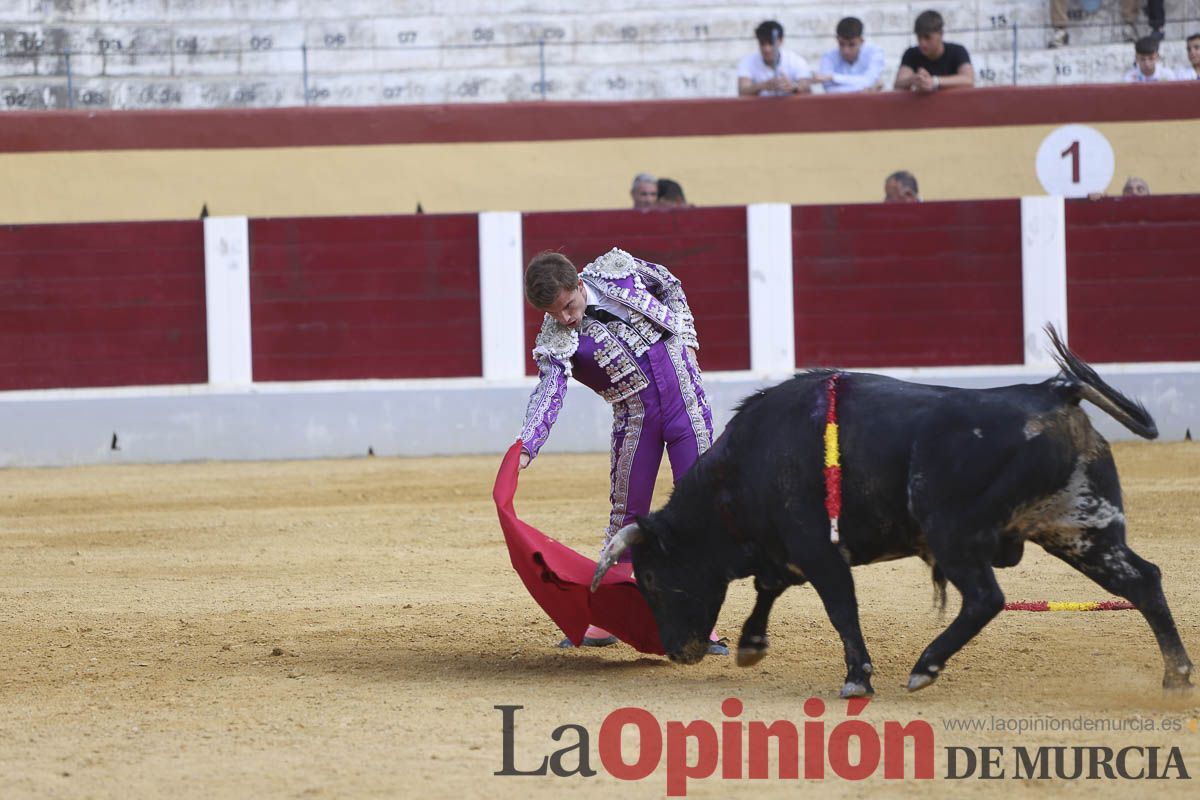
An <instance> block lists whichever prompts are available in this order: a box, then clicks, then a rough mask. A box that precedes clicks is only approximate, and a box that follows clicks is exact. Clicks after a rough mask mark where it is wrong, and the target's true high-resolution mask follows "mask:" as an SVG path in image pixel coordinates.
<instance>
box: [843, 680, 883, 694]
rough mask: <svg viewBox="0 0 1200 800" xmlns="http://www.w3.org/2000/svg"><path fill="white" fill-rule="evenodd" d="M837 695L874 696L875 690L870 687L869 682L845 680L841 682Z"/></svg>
mask: <svg viewBox="0 0 1200 800" xmlns="http://www.w3.org/2000/svg"><path fill="white" fill-rule="evenodd" d="M838 696H839V697H874V696H875V690H874V689H872V688H871V684H869V683H859V682H858V681H846V682H845V683H843V684H842V690H841V691H840V692H838Z"/></svg>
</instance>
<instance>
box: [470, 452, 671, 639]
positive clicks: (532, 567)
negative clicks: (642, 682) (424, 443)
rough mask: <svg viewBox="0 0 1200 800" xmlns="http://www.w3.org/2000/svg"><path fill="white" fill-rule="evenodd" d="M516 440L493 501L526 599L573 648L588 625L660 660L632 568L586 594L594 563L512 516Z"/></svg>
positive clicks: (617, 569) (654, 628)
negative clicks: (534, 604) (572, 644)
mask: <svg viewBox="0 0 1200 800" xmlns="http://www.w3.org/2000/svg"><path fill="white" fill-rule="evenodd" d="M520 465H521V440H520V439H518V440H517V442H516V443H515V444H514V445H513V446H512V447H511V448H509V450H508V453H506V454H505V456H504V460H503V461H502V462H500V471H499V472H498V473H497V474H496V485H495V486H494V487H493V488H492V499H493V500H495V502H496V512H497V514H499V516H500V528H501V529H502V530H503V531H504V542H505V544H507V545H508V555H509V558H510V559H512V565H513V569H515V570H516V571H517V574H518V575H520V576H521V581H522V582H523V583H524V584H525V588H526V589H528V590H529V594H530V596H532V597H533V599H534V600H536V601H537V604H538V605H539V606H541V607H542V610H543V611H545V612H546V614H547V615H548V616H549V617H550V619H552V620H553V621H554V624H555V625H557V626H558V627H559V628H561V629H562V632H563V633H564V634H566V636H567V638H568V639H570V640H571V641H572V642H574V643H575V646H576V647H578V646H579V644H580V642H582V641H583V635H584V633H585V632H586V631H587V627H588V625H589V624H591V625H598V626H600V627H601V628H604V629H605V630H606V631H609V632H611V633H612V634H613V635H614V636H616V637H617V638H618V639H620V640H621V641H623V642H625V643H626V644H628V645H631V646H633V647H634V648H635V649H637V650H639V651H641V652H643V653H652V654H655V655H663V647H662V640H661V639H660V638H659V636H658V625H656V624H655V622H654V615H653V614H651V613H650V607H649V606H648V605H646V600H645V599H644V598H643V597H642V595H641V592H639V591H638V588H637V584H635V583H634V582H633V568H632V567H631V566H630V565H629V564H617V565H616V566H614V567H613V568H612V569H610V570H609V571H608V574H606V575H605V576H604V580H603V581H601V583H600V587H599V588H598V589H597V590H596V591H595V593H593V592H592V591H591V584H592V575H594V574H595V572H596V562H595V561H593V560H592V559H590V558H587V557H586V556H581V555H580V554H579V553H576V552H575V551H574V550H572V549H571V548H569V547H567V546H566V545H564V544H562V543H561V542H558V541H557V540H555V539H551V538H550V537H549V536H547V535H546V534H544V533H542V532H541V531H539V530H538V529H537V528H534V527H533V526H531V525H527V524H526V523H524V522H522V521H521V519H520V518H519V517H517V513H516V511H514V510H513V497H515V496H516V493H517V478H518V476H519V473H520V471H521V466H520Z"/></svg>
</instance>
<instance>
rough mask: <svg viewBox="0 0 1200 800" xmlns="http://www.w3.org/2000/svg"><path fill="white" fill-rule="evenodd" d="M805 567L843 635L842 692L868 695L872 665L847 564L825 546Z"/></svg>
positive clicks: (847, 694)
mask: <svg viewBox="0 0 1200 800" xmlns="http://www.w3.org/2000/svg"><path fill="white" fill-rule="evenodd" d="M804 571H805V573H806V574H807V575H809V581H810V582H811V583H812V585H813V588H814V589H816V590H817V594H818V595H820V596H821V602H822V603H823V604H824V605H825V613H827V614H828V615H829V621H830V622H832V623H833V627H834V629H836V630H837V632H838V635H839V636H841V637H842V647H843V648H845V652H846V680H845V682H844V683H843V684H842V689H841V692H840V694H841V696H842V697H869V696H871V695H873V694H875V689H874V688H872V686H871V673H872V672H873V671H874V669H873V668H872V666H871V656H870V654H869V653H867V643H866V642H865V641H864V640H863V635H862V627H861V626H860V625H859V622H858V598H857V597H856V596H855V594H854V579H853V578H852V577H851V575H850V566H849V565H848V564H847V563H846V562H845V561H844V560H842V557H841V555H840V554H839V553H838V551H837V550H835V549H834V548H833V547H827V548H826V549H825V550H823V551H822V557H821V558H820V563H814V564H812V565H811V568H806V569H805V570H804Z"/></svg>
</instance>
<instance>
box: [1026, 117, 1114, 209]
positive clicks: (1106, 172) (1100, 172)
mask: <svg viewBox="0 0 1200 800" xmlns="http://www.w3.org/2000/svg"><path fill="white" fill-rule="evenodd" d="M1113 166H1114V163H1113V150H1112V145H1110V144H1109V143H1108V139H1105V138H1104V134H1102V133H1100V131H1098V130H1096V129H1095V128H1089V127H1088V126H1087V125H1064V126H1062V127H1061V128H1055V129H1054V130H1052V131H1051V132H1050V135H1049V136H1047V137H1046V138H1045V139H1043V140H1042V145H1041V147H1039V148H1038V152H1037V176H1038V180H1039V181H1040V182H1041V184H1042V188H1043V189H1045V190H1046V193H1047V194H1059V195H1062V196H1063V197H1086V196H1087V195H1088V194H1089V193H1090V192H1103V191H1104V190H1105V189H1107V188H1108V184H1109V182H1110V181H1111V180H1112V176H1113Z"/></svg>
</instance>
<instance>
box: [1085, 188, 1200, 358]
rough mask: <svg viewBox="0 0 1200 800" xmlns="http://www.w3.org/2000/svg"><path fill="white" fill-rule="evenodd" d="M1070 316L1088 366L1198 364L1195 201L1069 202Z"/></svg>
mask: <svg viewBox="0 0 1200 800" xmlns="http://www.w3.org/2000/svg"><path fill="white" fill-rule="evenodd" d="M1067 312H1068V315H1067V316H1068V320H1069V322H1068V325H1069V328H1070V331H1069V335H1070V339H1071V346H1072V348H1074V349H1075V350H1077V351H1078V352H1079V354H1080V355H1082V356H1083V357H1084V358H1086V359H1088V360H1090V361H1200V196H1197V195H1180V196H1173V197H1172V196H1164V197H1118V198H1109V199H1105V200H1100V201H1090V200H1073V201H1070V202H1068V203H1067Z"/></svg>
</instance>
